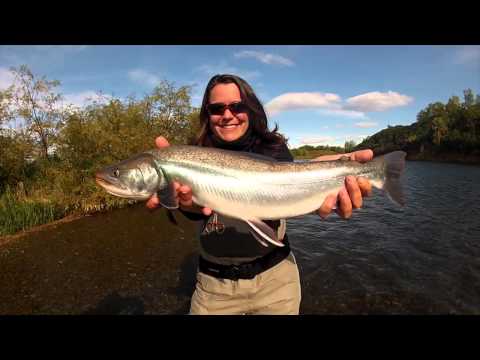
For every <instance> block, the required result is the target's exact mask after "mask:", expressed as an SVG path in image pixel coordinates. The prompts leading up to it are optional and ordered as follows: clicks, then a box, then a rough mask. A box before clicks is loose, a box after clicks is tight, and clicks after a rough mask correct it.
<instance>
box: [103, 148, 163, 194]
mask: <svg viewBox="0 0 480 360" xmlns="http://www.w3.org/2000/svg"><path fill="white" fill-rule="evenodd" d="M95 180H96V182H97V184H98V185H100V186H101V187H103V188H104V189H105V190H106V191H107V192H108V193H109V194H112V195H114V196H118V197H122V198H127V199H134V200H147V199H148V198H150V197H151V196H152V195H153V194H154V193H155V192H156V190H157V188H158V184H159V181H160V176H159V173H158V171H157V167H156V165H155V161H154V159H153V156H152V155H151V154H147V153H143V154H139V155H136V156H134V157H132V158H130V159H127V160H124V161H121V162H119V163H117V164H115V165H111V166H107V167H105V168H103V169H101V170H99V171H98V172H97V173H96V174H95Z"/></svg>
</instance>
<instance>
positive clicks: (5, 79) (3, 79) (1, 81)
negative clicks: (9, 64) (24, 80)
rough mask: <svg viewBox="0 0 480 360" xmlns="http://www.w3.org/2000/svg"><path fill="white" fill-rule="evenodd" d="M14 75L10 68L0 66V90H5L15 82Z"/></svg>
mask: <svg viewBox="0 0 480 360" xmlns="http://www.w3.org/2000/svg"><path fill="white" fill-rule="evenodd" d="M13 80H14V76H13V74H12V73H11V72H10V70H8V69H6V68H0V90H5V89H6V88H8V87H9V86H10V85H12V84H13Z"/></svg>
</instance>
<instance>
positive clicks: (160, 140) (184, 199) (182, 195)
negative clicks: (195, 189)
mask: <svg viewBox="0 0 480 360" xmlns="http://www.w3.org/2000/svg"><path fill="white" fill-rule="evenodd" d="M155 145H156V146H157V147H158V148H159V149H161V148H164V147H167V146H170V143H169V142H168V140H167V139H165V138H164V137H163V136H159V137H157V138H156V139H155ZM173 184H174V187H175V190H176V192H177V198H178V202H179V204H180V207H181V208H182V209H183V210H185V211H191V212H199V211H201V212H202V213H203V214H204V215H206V216H210V215H211V214H212V209H210V208H207V207H199V206H197V205H195V204H194V203H193V200H192V189H190V187H189V186H188V185H183V184H180V183H178V182H174V183H173ZM146 206H147V207H148V208H149V209H156V208H157V207H159V206H161V205H160V201H159V200H158V197H157V194H154V195H153V196H152V197H151V198H150V199H148V200H147V203H146Z"/></svg>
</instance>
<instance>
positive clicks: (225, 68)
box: [196, 62, 261, 81]
mask: <svg viewBox="0 0 480 360" xmlns="http://www.w3.org/2000/svg"><path fill="white" fill-rule="evenodd" d="M196 71H198V72H201V73H203V74H204V75H206V76H208V77H212V76H214V75H217V74H232V75H237V76H239V77H241V78H243V79H245V80H248V81H251V80H253V79H255V78H258V77H259V76H261V73H260V72H258V71H244V70H241V69H238V68H236V67H234V66H230V65H228V64H227V63H225V62H221V63H219V64H215V65H210V64H205V65H201V66H199V67H197V68H196Z"/></svg>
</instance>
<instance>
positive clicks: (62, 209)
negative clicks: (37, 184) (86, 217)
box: [0, 186, 136, 236]
mask: <svg viewBox="0 0 480 360" xmlns="http://www.w3.org/2000/svg"><path fill="white" fill-rule="evenodd" d="M82 190H83V191H81V192H80V193H79V194H78V195H77V196H75V195H72V194H71V193H70V192H66V193H65V190H63V189H55V190H53V191H52V190H50V191H48V193H47V192H46V191H45V189H42V188H40V189H37V190H36V191H31V192H30V197H27V196H26V195H25V192H24V190H23V188H22V190H20V191H19V189H18V187H17V189H16V190H13V189H12V188H10V187H7V188H6V190H5V192H4V193H3V194H2V195H1V196H0V236H3V235H10V234H15V233H16V232H19V231H22V230H27V229H28V228H31V227H33V226H37V225H43V224H47V223H49V222H52V221H55V220H58V219H61V218H63V217H65V216H67V215H71V214H77V215H81V214H91V213H95V212H102V211H108V210H112V209H118V208H122V207H125V206H129V205H131V204H133V203H135V202H136V201H133V200H127V199H122V198H118V197H115V196H110V195H108V194H106V193H105V192H104V191H103V190H101V189H96V188H95V187H93V188H91V187H89V186H85V187H84V188H83V189H82ZM47 199H48V200H47Z"/></svg>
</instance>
